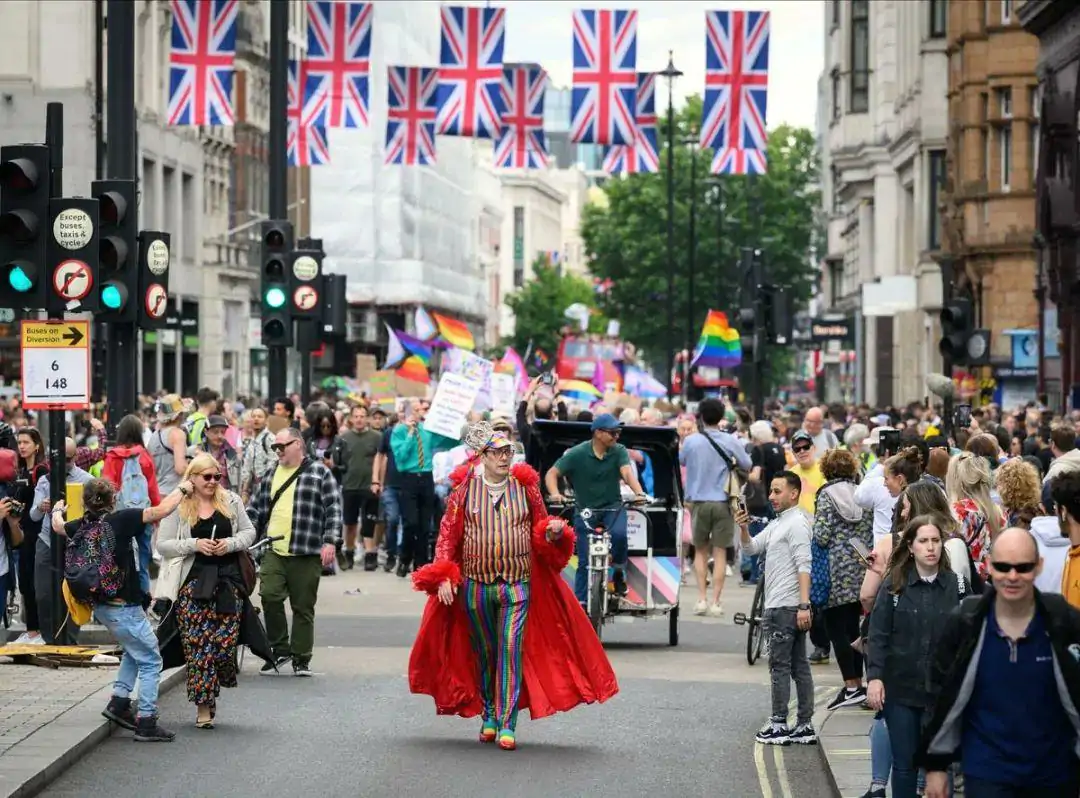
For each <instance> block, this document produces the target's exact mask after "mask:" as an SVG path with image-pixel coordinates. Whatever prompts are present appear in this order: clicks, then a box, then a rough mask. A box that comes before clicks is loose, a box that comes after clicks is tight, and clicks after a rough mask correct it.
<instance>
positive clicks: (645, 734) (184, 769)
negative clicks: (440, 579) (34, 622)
mask: <svg viewBox="0 0 1080 798" xmlns="http://www.w3.org/2000/svg"><path fill="white" fill-rule="evenodd" d="M356 587H359V588H360V590H361V593H360V594H359V595H346V594H345V591H346V590H347V589H350V588H356ZM725 592H726V594H727V602H726V604H727V607H728V618H725V619H720V620H711V619H710V620H702V619H698V618H693V617H687V618H686V619H684V620H683V622H682V635H681V642H680V645H679V646H678V647H677V648H669V647H668V646H667V622H666V620H662V619H658V620H654V621H637V622H633V623H630V624H625V625H623V624H617V625H615V626H612V627H608V628H607V629H606V630H605V635H604V642H605V647H606V648H607V650H608V654H609V656H610V658H611V660H612V663H613V664H614V666H615V669H616V672H617V673H618V676H619V681H620V686H621V691H620V693H619V695H617V696H616V697H615V698H613V699H612V700H611V701H609V702H608V703H607V704H604V705H600V706H589V707H580V708H578V709H577V710H575V711H573V712H570V713H567V714H563V715H556V716H555V717H552V718H545V719H544V720H543V721H539V722H537V723H532V722H530V721H529V720H528V719H527V718H525V717H523V718H522V719H521V720H520V721H519V724H518V745H519V748H518V750H517V751H515V752H504V751H500V750H498V749H497V748H495V747H493V746H486V745H481V744H479V743H478V742H477V741H476V735H477V732H478V731H479V722H478V720H475V719H472V720H462V719H458V718H445V717H438V716H436V715H435V713H434V709H433V706H432V704H431V701H430V699H428V698H427V697H422V696H413V695H410V694H409V692H408V686H407V683H406V679H405V675H404V674H405V669H406V663H407V659H408V647H409V646H410V645H411V643H412V640H413V637H414V635H415V632H416V628H417V625H418V620H419V613H420V608H421V605H422V597H419V596H416V595H414V594H410V593H409V591H408V589H407V587H406V586H405V585H404V584H403V583H402V582H401V581H399V580H398V579H397V578H396V577H394V576H392V575H389V574H383V573H381V572H380V573H377V574H361V573H357V572H355V571H354V572H352V573H350V574H346V575H343V576H338V577H334V578H333V579H329V580H324V582H323V586H322V588H321V595H320V602H319V612H318V613H317V639H316V643H317V646H318V647H317V650H316V653H315V657H314V660H313V663H312V667H313V668H314V669H315V670H316V672H317V673H318V675H317V676H316V677H315V678H313V679H295V678H292V677H262V676H259V675H258V673H257V669H258V666H259V665H261V663H258V662H257V661H256V660H255V659H254V658H252V657H248V659H247V662H246V663H245V667H244V672H243V674H242V676H241V682H240V687H239V688H238V689H236V690H230V691H226V692H225V693H224V694H223V695H222V698H221V700H220V703H219V705H218V718H217V728H216V729H214V730H213V731H199V730H196V729H195V728H194V717H195V712H194V707H193V706H192V705H191V704H188V703H187V701H186V695H185V691H184V689H183V688H182V687H181V688H178V689H176V690H174V691H172V692H171V693H169V694H168V695H167V696H165V698H164V699H163V702H162V721H163V723H164V724H165V725H167V726H169V727H170V728H173V729H174V730H176V731H177V732H178V735H177V739H176V741H174V742H173V743H169V744H157V745H154V744H138V745H136V744H134V743H132V741H131V739H130V737H131V735H130V733H129V732H117V733H115V734H114V735H113V736H112V737H111V738H110V739H109V740H108V741H107V742H105V743H104V744H102V745H101V746H99V747H98V748H96V749H94V750H93V751H92V752H91V753H90V754H89V755H88V756H86V757H85V758H84V759H83V760H82V761H81V762H79V763H78V764H76V765H75V766H74V767H73V768H72V769H71V770H69V771H68V772H67V773H65V774H63V775H62V776H61V777H60V779H59V780H58V781H56V782H54V783H53V784H52V785H50V787H48V788H47V789H46V791H45V793H44V794H45V795H48V796H52V797H53V798H85V796H87V795H102V794H105V795H111V796H120V797H121V798H123V797H126V796H163V797H166V796H167V797H169V798H172V796H176V797H177V798H181V797H182V798H204V796H205V798H211V797H213V798H218V796H222V795H229V796H235V797H246V796H252V797H253V798H254V797H261V796H267V798H270V797H272V796H291V795H315V796H319V798H339V797H340V798H356V797H357V796H360V797H361V798H381V796H393V798H405V797H407V796H423V798H452V797H453V798H456V797H457V796H462V797H465V796H468V797H469V798H472V796H476V795H483V794H491V795H496V794H501V795H510V796H521V798H532V797H533V796H536V798H541V796H542V797H543V798H552V797H553V796H560V797H562V796H566V797H568V798H569V797H574V798H576V796H603V797H604V798H608V797H609V796H619V798H623V797H625V798H631V797H632V796H646V795H656V796H705V795H708V796H710V797H712V796H730V797H731V798H750V797H751V796H761V797H762V798H773V796H777V798H826V796H831V795H832V792H831V790H830V788H829V786H828V781H827V778H826V776H825V773H824V767H823V764H822V759H821V756H820V753H819V752H818V750H817V747H816V746H791V747H786V748H783V749H780V748H775V747H763V746H756V745H755V744H754V740H753V735H754V732H755V731H757V729H758V728H759V727H760V726H761V724H762V723H763V722H764V720H765V718H766V716H767V714H768V711H769V689H768V670H767V668H766V666H765V664H764V663H763V662H760V661H759V662H758V664H757V665H755V666H754V667H752V668H751V667H749V666H747V665H746V662H745V660H744V659H743V654H742V652H743V649H744V645H745V631H744V629H743V628H741V627H736V626H734V625H733V624H732V623H731V621H730V614H731V613H732V612H734V611H736V610H739V609H744V608H743V606H742V605H743V604H749V600H750V595H749V591H747V590H744V589H740V588H738V587H735V586H734V585H733V586H732V587H730V588H728V590H727V591H725ZM684 601H685V599H684ZM820 670H822V669H817V668H815V676H817V675H818V672H819V671H820ZM825 670H828V673H822V674H821V675H822V678H821V679H819V681H821V682H823V684H822V685H821V686H819V693H820V696H819V697H820V698H826V697H827V694H828V693H829V692H831V690H834V689H835V687H834V685H835V684H836V683H837V681H838V679H837V676H836V675H835V674H833V673H832V670H835V668H832V669H825ZM826 685H827V686H826Z"/></svg>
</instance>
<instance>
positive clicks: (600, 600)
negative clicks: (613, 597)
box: [589, 571, 607, 639]
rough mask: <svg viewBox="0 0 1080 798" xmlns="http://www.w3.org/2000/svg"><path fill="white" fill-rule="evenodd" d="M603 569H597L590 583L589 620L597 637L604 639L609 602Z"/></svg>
mask: <svg viewBox="0 0 1080 798" xmlns="http://www.w3.org/2000/svg"><path fill="white" fill-rule="evenodd" d="M606 581H607V580H606V579H605V578H604V572H603V571H597V572H595V573H593V575H592V584H590V585H589V594H590V598H591V601H590V602H589V606H590V607H591V609H590V611H589V621H590V622H591V623H592V626H593V629H594V630H595V631H596V637H597V639H603V632H602V630H603V628H604V606H605V604H606V603H607V584H605V583H606Z"/></svg>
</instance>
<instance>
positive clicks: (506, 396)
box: [491, 374, 517, 418]
mask: <svg viewBox="0 0 1080 798" xmlns="http://www.w3.org/2000/svg"><path fill="white" fill-rule="evenodd" d="M516 402H517V386H516V385H515V379H514V376H513V375H512V374H492V375H491V412H493V413H496V414H498V415H501V416H507V417H508V418H513V417H514V411H515V410H516V409H517V408H515V407H514V405H515V404H516Z"/></svg>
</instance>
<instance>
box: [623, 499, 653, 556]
mask: <svg viewBox="0 0 1080 798" xmlns="http://www.w3.org/2000/svg"><path fill="white" fill-rule="evenodd" d="M626 547H627V548H628V549H629V550H630V551H645V550H646V549H648V548H649V519H647V518H646V517H645V513H644V512H643V511H642V510H634V509H630V508H628V509H627V510H626Z"/></svg>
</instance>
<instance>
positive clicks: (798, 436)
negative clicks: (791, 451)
mask: <svg viewBox="0 0 1080 798" xmlns="http://www.w3.org/2000/svg"><path fill="white" fill-rule="evenodd" d="M799 441H808V442H809V443H810V445H811V446H813V445H814V438H813V436H812V435H811V434H810V433H809V432H807V431H806V430H804V429H801V430H799V431H798V432H796V433H795V434H794V435H792V436H791V444H792V446H794V445H795V444H796V443H798V442H799Z"/></svg>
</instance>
